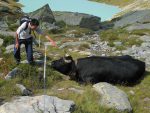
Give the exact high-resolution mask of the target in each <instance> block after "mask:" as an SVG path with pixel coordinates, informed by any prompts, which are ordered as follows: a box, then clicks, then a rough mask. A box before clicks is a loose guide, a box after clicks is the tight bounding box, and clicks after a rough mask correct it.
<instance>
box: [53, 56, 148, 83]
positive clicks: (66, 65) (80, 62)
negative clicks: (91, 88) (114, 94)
mask: <svg viewBox="0 0 150 113" xmlns="http://www.w3.org/2000/svg"><path fill="white" fill-rule="evenodd" d="M51 66H52V68H54V69H55V70H57V71H59V72H61V73H63V74H65V75H69V76H70V78H71V79H74V80H77V81H80V82H86V83H87V82H91V83H97V82H109V83H121V84H122V83H123V84H133V83H136V82H137V81H138V80H140V78H141V77H142V75H143V74H144V72H145V63H144V62H142V61H139V60H136V59H133V58H132V57H131V56H129V55H125V56H110V57H100V56H92V57H86V58H80V59H77V60H76V61H74V60H73V59H72V57H71V56H65V57H63V58H61V59H59V60H55V61H52V63H51Z"/></svg>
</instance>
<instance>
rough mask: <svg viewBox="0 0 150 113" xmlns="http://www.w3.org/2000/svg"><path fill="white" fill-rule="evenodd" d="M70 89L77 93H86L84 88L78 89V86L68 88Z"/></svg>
mask: <svg viewBox="0 0 150 113" xmlns="http://www.w3.org/2000/svg"><path fill="white" fill-rule="evenodd" d="M68 90H70V91H73V92H75V93H77V94H83V93H84V90H81V89H77V88H68Z"/></svg>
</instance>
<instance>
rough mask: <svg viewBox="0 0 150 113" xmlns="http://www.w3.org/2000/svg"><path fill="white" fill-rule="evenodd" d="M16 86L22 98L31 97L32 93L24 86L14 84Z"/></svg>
mask: <svg viewBox="0 0 150 113" xmlns="http://www.w3.org/2000/svg"><path fill="white" fill-rule="evenodd" d="M16 86H17V87H18V88H19V89H20V91H21V93H22V95H23V96H30V95H32V94H33V93H32V91H31V90H29V89H27V88H26V87H25V86H24V85H22V84H16Z"/></svg>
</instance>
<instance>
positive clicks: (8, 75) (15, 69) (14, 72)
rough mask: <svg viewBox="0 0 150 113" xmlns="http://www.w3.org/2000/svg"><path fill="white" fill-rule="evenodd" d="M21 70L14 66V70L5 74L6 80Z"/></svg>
mask: <svg viewBox="0 0 150 113" xmlns="http://www.w3.org/2000/svg"><path fill="white" fill-rule="evenodd" d="M19 71H20V69H19V68H17V67H16V68H14V69H13V70H12V71H10V72H9V73H8V74H7V75H6V76H5V79H6V80H9V79H11V78H13V77H14V76H15V75H16V74H17V73H18V72H19Z"/></svg>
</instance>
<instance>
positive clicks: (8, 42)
mask: <svg viewBox="0 0 150 113" xmlns="http://www.w3.org/2000/svg"><path fill="white" fill-rule="evenodd" d="M0 38H1V39H3V40H4V42H3V46H5V47H6V46H8V45H11V44H14V40H15V39H14V37H13V36H3V35H1V34H0Z"/></svg>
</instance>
